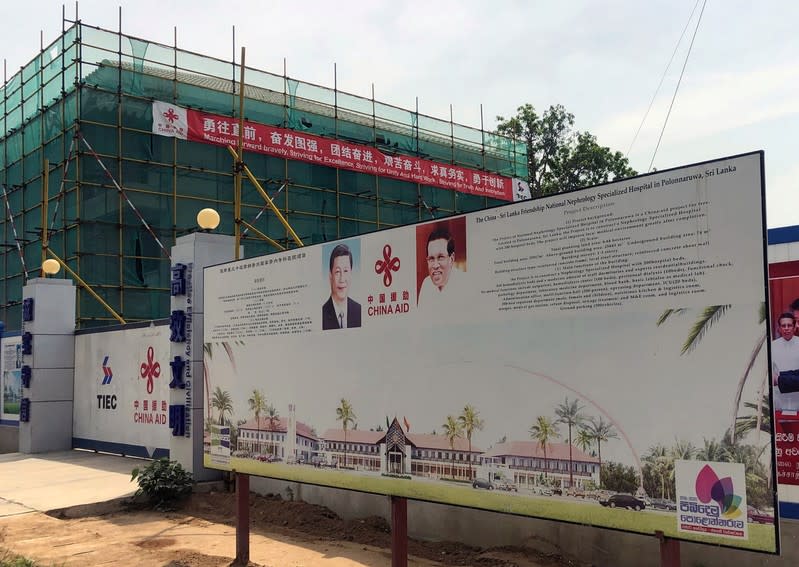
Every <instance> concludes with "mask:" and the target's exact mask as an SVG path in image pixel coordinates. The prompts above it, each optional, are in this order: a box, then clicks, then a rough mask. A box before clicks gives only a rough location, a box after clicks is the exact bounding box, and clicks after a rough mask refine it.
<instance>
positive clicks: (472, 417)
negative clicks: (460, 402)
mask: <svg viewBox="0 0 799 567" xmlns="http://www.w3.org/2000/svg"><path fill="white" fill-rule="evenodd" d="M458 421H460V424H461V426H462V427H463V432H464V433H466V440H467V441H468V442H469V454H468V455H467V457H468V460H469V480H472V478H473V475H472V433H474V432H475V431H481V430H482V429H483V420H482V419H480V412H478V411H477V410H476V409H475V408H474V406H473V405H471V404H466V405H465V406H464V407H463V412H461V414H460V415H459V416H458Z"/></svg>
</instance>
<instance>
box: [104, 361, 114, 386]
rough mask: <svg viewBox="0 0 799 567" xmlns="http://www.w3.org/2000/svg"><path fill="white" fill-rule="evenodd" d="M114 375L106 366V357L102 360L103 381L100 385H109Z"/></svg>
mask: <svg viewBox="0 0 799 567" xmlns="http://www.w3.org/2000/svg"><path fill="white" fill-rule="evenodd" d="M113 377H114V374H113V373H112V372H111V367H110V366H108V356H106V357H105V358H104V359H103V381H102V382H101V384H102V385H103V386H105V385H106V384H110V383H111V380H112V379H113Z"/></svg>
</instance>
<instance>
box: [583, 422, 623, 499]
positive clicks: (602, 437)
mask: <svg viewBox="0 0 799 567" xmlns="http://www.w3.org/2000/svg"><path fill="white" fill-rule="evenodd" d="M585 430H586V431H588V432H589V433H590V435H591V437H592V438H593V440H594V441H596V454H597V458H598V459H599V488H602V443H607V442H608V441H610V440H611V439H618V438H619V435H618V433H616V429H615V428H614V427H613V424H612V423H610V422H609V421H605V419H604V418H603V417H602V416H599V419H595V418H592V419H591V420H589V422H588V423H587V424H586V426H585Z"/></svg>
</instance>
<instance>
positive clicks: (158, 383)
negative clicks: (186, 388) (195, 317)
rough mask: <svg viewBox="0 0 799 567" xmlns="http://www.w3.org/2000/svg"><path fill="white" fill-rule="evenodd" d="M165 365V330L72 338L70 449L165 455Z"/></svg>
mask: <svg viewBox="0 0 799 567" xmlns="http://www.w3.org/2000/svg"><path fill="white" fill-rule="evenodd" d="M169 362H170V361H169V328H168V327H167V326H164V325H160V326H152V327H149V326H148V327H139V328H133V329H124V330H114V331H107V332H95V333H90V334H79V335H76V337H75V412H74V418H73V433H72V435H73V445H74V446H75V447H77V448H83V449H96V450H101V451H108V452H114V453H123V454H126V455H133V456H142V457H156V458H157V457H160V456H166V455H168V454H169V433H170V430H169V427H168V415H169V382H170V380H171V376H170V374H171V373H170V366H169Z"/></svg>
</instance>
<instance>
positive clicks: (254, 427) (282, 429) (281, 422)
mask: <svg viewBox="0 0 799 567" xmlns="http://www.w3.org/2000/svg"><path fill="white" fill-rule="evenodd" d="M269 423H270V422H269V418H268V417H262V418H261V427H260V430H261V431H272V432H276V433H286V432H287V431H288V418H285V417H281V418H280V419H277V420H275V426H274V427H270V426H269ZM243 429H247V430H248V431H258V429H259V427H258V423H257V422H256V420H255V419H254V418H253V419H250V420H249V421H247V422H245V423H242V424H241V425H239V431H241V430H243ZM297 435H302V436H303V437H307V438H308V439H313V440H316V439H317V437H316V435H314V434H313V432H312V431H311V428H310V427H308V426H307V425H305V424H304V423H303V422H301V421H298V422H297Z"/></svg>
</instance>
